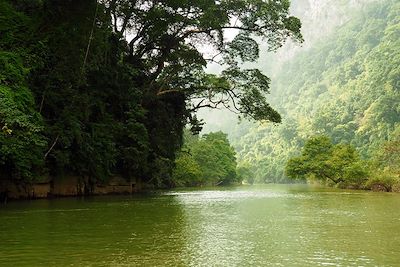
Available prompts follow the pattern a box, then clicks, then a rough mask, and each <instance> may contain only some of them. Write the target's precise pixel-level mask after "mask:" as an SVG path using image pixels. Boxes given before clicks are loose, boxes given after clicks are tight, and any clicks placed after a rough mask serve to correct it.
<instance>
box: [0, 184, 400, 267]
mask: <svg viewBox="0 0 400 267" xmlns="http://www.w3.org/2000/svg"><path fill="white" fill-rule="evenodd" d="M0 266H15V267H17V266H400V194H390V193H373V192H364V191H344V190H335V189H323V188H312V187H307V186H305V185H303V186H298V185H292V186H287V185H265V186H240V187H232V188H210V189H197V190H177V191H168V192H161V193H160V192H159V193H155V194H148V195H135V196H113V197H93V198H85V199H75V198H64V199H55V200H35V201H18V202H11V203H9V204H7V205H6V206H0Z"/></svg>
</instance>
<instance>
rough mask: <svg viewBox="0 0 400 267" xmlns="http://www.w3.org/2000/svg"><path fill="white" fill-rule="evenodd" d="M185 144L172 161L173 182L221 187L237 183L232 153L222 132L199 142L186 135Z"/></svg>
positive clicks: (210, 135)
mask: <svg viewBox="0 0 400 267" xmlns="http://www.w3.org/2000/svg"><path fill="white" fill-rule="evenodd" d="M185 137H186V138H185V139H186V143H185V144H184V147H183V150H182V151H181V152H180V153H179V155H178V157H177V159H176V160H175V165H176V166H175V169H174V172H173V179H172V180H173V181H174V183H175V184H177V185H185V186H193V185H220V184H233V183H237V182H240V181H241V180H240V179H241V177H238V176H237V174H236V157H235V150H234V149H233V147H232V146H231V145H230V144H229V141H228V139H227V135H226V134H224V133H222V132H215V133H209V134H206V135H204V136H202V137H201V138H200V139H195V138H191V137H190V134H188V133H186V135H185Z"/></svg>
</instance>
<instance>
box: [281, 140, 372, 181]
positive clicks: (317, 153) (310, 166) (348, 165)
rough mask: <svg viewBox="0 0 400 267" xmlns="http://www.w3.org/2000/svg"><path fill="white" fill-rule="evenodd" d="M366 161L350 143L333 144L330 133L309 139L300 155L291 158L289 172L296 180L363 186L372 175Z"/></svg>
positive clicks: (289, 175)
mask: <svg viewBox="0 0 400 267" xmlns="http://www.w3.org/2000/svg"><path fill="white" fill-rule="evenodd" d="M364 165H365V163H364V162H363V161H362V160H361V159H360V157H359V155H358V153H357V151H356V150H355V149H354V147H352V146H351V145H348V144H337V145H333V144H332V141H331V139H330V138H329V137H327V136H324V135H322V136H315V137H312V138H310V139H309V140H307V141H306V143H305V145H304V147H303V149H302V153H301V155H300V156H299V157H294V158H291V159H289V161H288V163H287V165H286V174H287V176H288V177H290V178H292V179H316V180H320V181H323V182H324V183H333V184H334V185H339V184H340V185H341V186H344V185H346V186H349V187H350V186H351V187H362V185H363V183H364V182H365V181H366V180H367V178H368V173H367V172H366V170H365V166H364Z"/></svg>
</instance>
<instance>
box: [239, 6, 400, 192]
mask: <svg viewBox="0 0 400 267" xmlns="http://www.w3.org/2000/svg"><path fill="white" fill-rule="evenodd" d="M399 14H400V5H399V3H398V2H397V1H390V0H388V1H380V2H376V3H370V4H368V5H366V6H364V8H362V9H361V8H360V9H359V10H358V11H357V12H354V14H353V16H354V17H353V18H351V19H350V20H348V22H346V23H344V25H342V26H340V27H339V28H338V29H337V30H334V31H333V32H332V33H331V34H330V35H329V36H328V37H327V38H325V39H323V40H322V41H321V42H315V44H313V45H311V46H310V48H308V49H306V51H302V52H299V53H297V54H296V55H295V56H294V57H293V58H292V59H291V60H290V61H289V62H286V63H284V64H283V65H282V67H281V69H280V70H279V71H277V74H276V75H275V76H273V79H272V86H271V88H272V96H271V97H272V100H271V103H273V106H274V107H276V108H277V110H278V111H279V112H280V113H281V114H282V117H283V118H284V119H283V123H282V124H279V125H271V124H256V125H251V124H250V126H247V131H245V132H244V133H243V129H240V131H241V132H242V133H241V134H240V136H239V137H237V136H236V137H235V131H234V132H233V137H234V138H233V139H234V140H233V143H234V146H235V148H236V149H237V151H238V163H239V165H242V166H247V167H248V168H250V169H251V170H252V172H253V173H254V176H255V179H256V181H257V182H287V181H290V180H288V179H287V178H288V175H287V174H288V173H285V166H286V163H287V162H288V160H289V159H290V158H293V157H295V159H294V161H296V160H297V161H299V160H300V158H298V157H299V156H300V157H303V158H302V159H303V160H304V157H306V156H307V153H308V152H309V151H308V152H307V147H310V146H312V144H314V145H315V142H316V141H315V140H320V142H316V143H319V144H320V145H321V146H320V148H321V149H322V148H323V147H325V148H324V149H325V150H326V151H325V156H324V157H326V159H328V158H330V159H331V161H332V162H333V160H332V157H334V156H332V153H334V154H335V153H336V156H338V153H339V152H338V149H339V150H340V148H341V151H342V152H343V153H344V148H345V147H347V146H350V147H348V151H347V152H348V153H347V154H346V153H344V154H346V155H347V157H348V158H347V160H349V161H351V163H354V164H359V168H360V169H362V170H364V171H365V170H367V171H368V174H365V173H364V174H363V175H361V176H363V177H362V179H361V178H360V179H361V181H359V182H357V184H358V186H365V182H366V179H367V178H369V180H370V181H369V184H370V185H371V184H374V183H375V182H376V180H383V182H382V183H381V184H382V185H385V184H387V181H389V184H394V183H396V181H398V179H399V170H398V166H399V163H400V158H399V156H400V155H399V138H400V136H399V130H400V128H399V127H400V124H399V123H400V105H399V99H400V92H399V88H400V69H399V65H400V21H399ZM239 127H240V126H239ZM245 127H246V126H245ZM237 132H238V131H236V134H237ZM321 140H322V141H321ZM322 144H324V145H322ZM303 146H304V148H303ZM338 146H339V147H338ZM334 147H336V148H337V149H336V152H335V149H334ZM324 149H322V150H324ZM322 150H321V151H322ZM353 150H354V151H353ZM321 151H320V152H321ZM350 151H352V152H350ZM321 153H322V152H321ZM354 153H355V154H354ZM322 154H324V153H322ZM322 154H320V155H322ZM339 154H340V153H339ZM344 154H343V155H342V156H343V157H344ZM350 154H351V155H352V156H350ZM356 154H357V155H356ZM316 155H317V154H312V153H311V154H309V156H310V157H315V156H316ZM343 157H342V159H343ZM356 158H357V159H356ZM336 160H338V158H336ZM321 162H323V160H321V161H320V162H319V163H321ZM291 163H294V162H293V160H292V161H291ZM297 163H299V162H297ZM308 163H310V162H308ZM314 163H315V162H314ZM336 163H338V161H336ZM303 164H304V165H307V164H305V162H304V161H303ZM321 164H322V163H321ZM324 164H325V165H321V166H325V167H327V166H328V165H329V164H328V163H327V162H325V163H324ZM326 164H328V165H326ZM310 166H311V165H310ZM310 166H308V167H310ZM314 166H315V165H314ZM321 166H320V167H321ZM294 167H295V166H294V165H293V164H291V166H289V169H291V171H293V168H294ZM303 167H304V166H303ZM337 167H338V166H337ZM347 167H348V166H347ZM353 167H354V166H353ZM367 167H368V168H367ZM310 168H311V167H310ZM340 168H341V169H345V168H346V166H340ZM311 169H312V168H311ZM311 169H309V172H308V174H309V175H308V176H307V175H294V174H293V173H291V174H292V175H289V176H292V177H293V176H294V177H295V178H297V179H305V178H307V177H308V178H310V177H311V176H313V175H312V174H313V171H312V170H311ZM297 171H298V172H297V174H300V173H301V172H302V171H303V172H305V169H304V168H303V169H302V170H300V169H298V170H297ZM314 171H315V169H314ZM303 174H304V173H303ZM314 174H315V173H314ZM359 174H360V173H359ZM306 176H307V177H306ZM314 176H315V175H314ZM342 176H343V175H342ZM344 176H345V175H344ZM353 176H357V175H353ZM353 178H355V177H353ZM328 180H329V179H328ZM374 181H375V182H374ZM367 187H368V186H367ZM387 189H390V186H389V187H387Z"/></svg>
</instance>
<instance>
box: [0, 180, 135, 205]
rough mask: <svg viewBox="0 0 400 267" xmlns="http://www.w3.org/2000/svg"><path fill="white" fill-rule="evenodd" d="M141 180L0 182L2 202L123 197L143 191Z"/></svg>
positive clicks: (0, 198)
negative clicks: (79, 197)
mask: <svg viewBox="0 0 400 267" xmlns="http://www.w3.org/2000/svg"><path fill="white" fill-rule="evenodd" d="M142 188H143V184H142V183H141V181H140V180H139V179H132V180H130V181H127V180H126V179H124V178H122V177H118V176H116V177H112V178H110V179H109V181H107V182H104V183H99V182H98V183H91V182H90V181H89V179H88V178H87V177H78V176H65V177H57V178H48V179H46V180H44V181H41V182H35V183H16V182H12V181H9V180H2V181H0V201H1V202H3V203H4V202H7V201H8V200H18V199H43V198H52V197H74V196H84V195H93V196H96V195H121V194H132V193H136V192H139V191H141V190H142Z"/></svg>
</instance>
